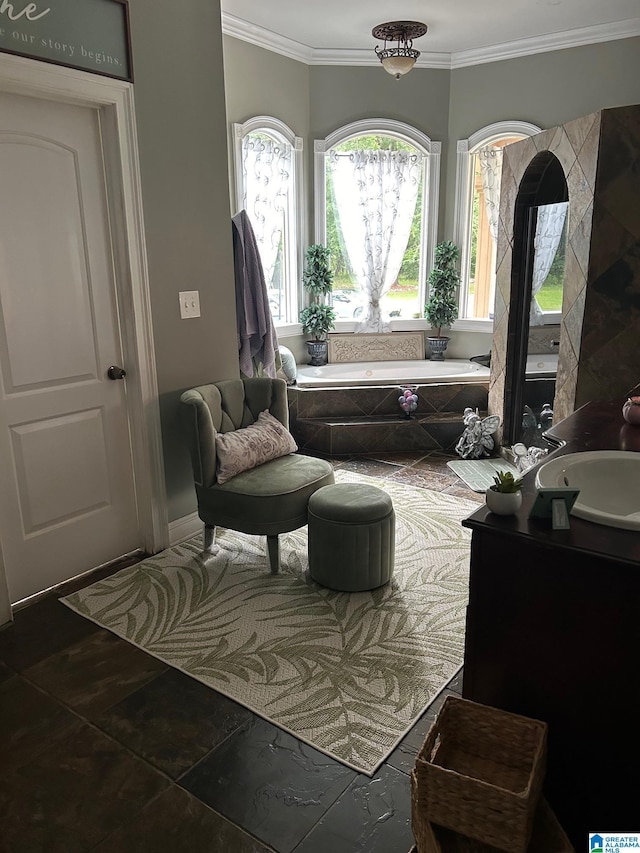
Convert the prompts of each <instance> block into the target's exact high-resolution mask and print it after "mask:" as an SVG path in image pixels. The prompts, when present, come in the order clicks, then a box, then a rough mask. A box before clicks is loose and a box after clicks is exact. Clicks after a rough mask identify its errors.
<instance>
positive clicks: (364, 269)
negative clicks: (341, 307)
mask: <svg viewBox="0 0 640 853" xmlns="http://www.w3.org/2000/svg"><path fill="white" fill-rule="evenodd" d="M329 167H330V169H331V173H332V179H333V180H332V186H333V193H334V200H335V210H336V216H337V218H338V222H339V227H340V231H341V233H342V238H343V240H344V246H345V250H346V253H347V255H348V257H349V262H350V264H351V268H352V270H353V273H354V275H355V276H356V279H357V281H358V284H359V285H360V288H361V289H362V291H363V293H364V294H365V297H366V302H367V304H366V306H365V315H364V317H363V319H362V320H361V321H360V323H359V324H358V326H357V328H356V331H357V332H383V331H387V330H388V328H389V324H388V322H385V321H384V319H383V317H382V313H381V309H380V300H381V299H382V297H383V296H384V295H385V294H386V293H387V292H388V290H389V288H390V287H391V286H392V284H393V283H394V282H395V280H396V279H397V277H398V273H399V272H400V267H401V266H402V260H403V258H404V253H405V251H406V248H407V243H408V242H409V235H410V232H411V223H412V222H413V217H414V213H415V209H416V200H417V197H418V189H419V187H420V179H421V175H422V157H421V155H419V154H418V153H412V152H407V151H379V150H360V151H351V152H347V153H338V152H336V151H332V152H331V153H330V157H329Z"/></svg>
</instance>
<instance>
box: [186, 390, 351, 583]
mask: <svg viewBox="0 0 640 853" xmlns="http://www.w3.org/2000/svg"><path fill="white" fill-rule="evenodd" d="M180 404H181V405H180V409H181V412H182V415H183V418H184V421H185V424H186V427H187V436H188V441H189V448H190V451H191V461H192V464H193V472H194V480H195V488H196V496H197V499H198V515H199V516H200V518H201V519H202V521H203V522H204V549H205V550H206V551H212V550H213V549H214V542H215V528H216V526H220V527H226V528H229V529H231V530H239V531H241V532H242V533H249V534H257V535H262V536H266V537H267V546H268V554H269V566H270V568H271V571H272V572H273V573H274V574H276V573H277V572H278V569H279V567H280V547H279V542H278V534H280V533H286V532H287V531H289V530H296V529H297V528H299V527H303V526H304V525H305V524H306V523H307V504H308V502H309V497H310V496H311V495H312V494H313V493H314V492H315V491H316V490H317V489H319V488H321V487H322V486H326V485H330V484H331V483H333V482H334V476H333V467H332V466H331V464H330V463H329V462H327V461H325V460H323V459H315V458H312V457H308V456H301V455H299V454H297V453H289V454H287V455H284V456H281V457H279V458H277V459H272V460H271V461H269V462H263V463H262V464H260V465H258V466H257V467H254V468H251V469H250V470H247V471H243V472H242V473H239V474H236V475H235V476H233V477H231V479H229V480H227V481H226V482H223V483H219V482H218V480H217V474H218V464H217V454H216V437H219V436H220V435H221V434H226V433H229V432H231V431H233V430H240V429H243V428H244V427H248V426H250V425H251V424H254V423H255V422H256V421H257V420H258V416H259V415H260V413H261V412H264V411H265V410H268V411H269V413H270V414H271V415H273V417H274V418H276V419H277V420H278V421H279V422H280V423H281V424H283V425H284V426H285V427H288V425H289V407H288V403H287V386H286V383H285V381H284V380H283V379H269V378H267V377H257V378H253V379H227V380H224V381H222V382H215V383H212V384H211V385H201V386H200V387H198V388H192V389H191V390H189V391H185V392H184V393H183V394H182V396H181V397H180ZM278 428H279V427H278Z"/></svg>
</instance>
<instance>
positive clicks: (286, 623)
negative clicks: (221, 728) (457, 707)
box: [63, 469, 477, 775]
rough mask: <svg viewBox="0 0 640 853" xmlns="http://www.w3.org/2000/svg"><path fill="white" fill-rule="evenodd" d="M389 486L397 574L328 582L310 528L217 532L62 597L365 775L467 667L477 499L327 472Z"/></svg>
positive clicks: (84, 613) (344, 479)
mask: <svg viewBox="0 0 640 853" xmlns="http://www.w3.org/2000/svg"><path fill="white" fill-rule="evenodd" d="M336 481H337V482H363V483H369V484H370V485H377V486H378V487H380V488H383V489H384V490H385V491H387V492H388V493H389V494H390V495H391V498H392V500H393V504H394V508H395V511H396V559H395V570H394V576H393V578H392V581H391V582H390V583H389V584H387V585H386V586H384V587H380V588H379V589H376V590H372V591H370V592H358V593H345V592H335V591H332V590H329V589H326V588H324V587H321V586H319V585H318V584H316V583H315V582H314V581H312V580H311V579H310V577H309V574H308V563H307V529H306V527H304V528H301V529H300V530H297V531H294V532H293V533H288V534H283V535H281V537H280V540H281V563H282V567H281V571H280V574H279V575H271V574H270V573H269V571H268V568H267V563H266V554H265V551H266V540H265V539H264V538H263V537H258V536H247V535H244V534H241V533H236V532H234V531H230V530H222V529H220V530H218V535H217V539H216V542H217V544H218V546H219V549H218V552H217V553H216V554H213V555H209V554H207V555H205V554H203V553H202V551H201V548H202V539H201V537H200V536H197V537H194V538H193V539H190V540H188V541H186V542H183V543H181V544H179V545H176V546H174V547H172V548H169V549H168V550H166V551H163V552H162V553H160V554H157V555H155V556H153V557H151V558H149V559H146V560H144V561H143V562H141V563H138V564H136V565H134V566H130V567H128V568H126V569H124V570H122V571H120V572H118V573H117V574H115V575H113V576H111V577H109V578H107V579H105V580H101V581H99V582H97V583H94V584H92V585H91V586H89V587H87V588H86V589H83V590H81V591H80V592H76V593H74V594H72V595H69V596H67V597H66V598H65V599H63V601H64V602H65V604H67V605H68V606H69V607H71V608H72V609H73V610H75V611H76V612H77V613H79V614H80V615H82V616H85V617H86V618H88V619H91V620H92V621H94V622H96V623H97V624H99V625H101V626H103V627H104V628H106V629H108V630H109V631H112V632H113V633H114V634H117V635H118V636H119V637H122V638H123V639H125V640H128V641H129V642H131V643H133V644H134V645H136V646H138V647H139V648H141V649H144V650H145V651H146V652H148V653H149V654H151V655H154V656H155V657H157V658H159V659H160V660H162V661H164V662H165V663H167V664H169V665H170V666H173V667H175V668H176V669H179V670H180V671H182V672H184V673H186V674H187V675H190V676H192V677H193V678H196V679H197V680H198V681H201V682H203V683H204V684H206V685H208V686H209V687H212V688H213V689H215V690H217V691H219V692H220V693H223V694H224V695H225V696H227V697H229V698H231V699H233V700H235V701H236V702H239V703H240V704H242V705H244V706H246V707H247V708H249V709H250V710H252V711H254V712H255V713H256V714H258V715H259V716H261V717H263V718H265V719H267V720H269V721H270V722H271V723H273V724H274V725H276V726H279V727H280V728H282V729H284V730H285V731H287V732H290V733H291V734H293V735H295V736H296V737H297V738H300V739H301V740H303V741H305V742H306V743H308V744H310V745H311V746H313V747H315V748H316V749H318V750H321V751H322V752H324V753H325V754H327V755H330V756H331V757H333V758H335V759H337V760H338V761H341V762H343V763H344V764H346V765H348V766H349V767H351V768H353V769H355V770H357V771H359V772H361V773H365V774H367V775H372V774H373V773H374V772H375V771H376V769H377V768H378V767H379V766H380V764H381V763H382V762H383V761H384V760H385V758H386V757H387V756H388V755H389V753H390V752H391V751H392V750H393V749H394V747H395V746H396V745H397V743H398V742H399V741H400V740H401V739H402V737H403V736H404V735H405V734H406V732H407V731H408V730H409V729H410V728H411V726H412V725H413V724H414V723H415V722H416V720H417V719H418V717H419V716H420V715H421V714H422V713H423V711H424V710H425V708H426V707H427V706H428V704H429V703H430V702H431V701H432V700H433V699H434V698H435V697H436V696H437V694H438V693H439V692H440V691H441V690H442V689H443V688H444V686H445V685H446V684H447V682H448V681H449V680H450V679H451V678H452V677H453V676H454V675H455V673H456V672H457V671H458V669H459V668H460V666H461V664H462V659H463V647H464V629H465V625H464V619H465V607H466V604H467V595H468V568H469V550H470V549H469V540H470V532H469V531H468V530H467V529H466V528H463V527H462V526H461V524H460V521H461V520H462V519H463V518H465V517H466V516H467V515H469V514H470V513H471V512H472V511H473V510H474V509H476V507H477V505H476V504H474V503H472V502H471V501H468V500H464V499H462V498H458V497H456V496H454V495H446V494H441V493H438V492H432V491H428V490H426V489H421V488H416V487H412V486H407V485H403V484H402V483H396V482H394V481H392V480H380V479H373V478H369V477H366V476H364V475H361V474H356V473H352V472H343V471H340V470H339V469H338V470H337V471H336Z"/></svg>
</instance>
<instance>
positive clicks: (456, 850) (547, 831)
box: [410, 771, 575, 853]
mask: <svg viewBox="0 0 640 853" xmlns="http://www.w3.org/2000/svg"><path fill="white" fill-rule="evenodd" d="M416 790H417V780H416V774H415V771H414V772H413V773H412V774H411V825H412V829H413V835H414V837H415V839H416V845H415V847H413V848H412V850H411V851H410V853H501V851H499V850H498V848H497V847H490V846H489V845H488V844H483V843H482V842H481V841H475V840H474V839H473V838H467V836H466V835H459V834H458V833H457V832H454V831H453V830H451V829H444V828H443V827H442V826H438V825H437V824H435V823H429V821H428V820H427V819H426V818H425V817H424V816H423V815H422V813H421V812H420V809H419V807H418V804H417V799H416V795H415V792H416ZM527 853H575V851H574V848H573V845H572V844H571V842H570V841H569V839H568V838H567V836H566V834H565V832H564V830H563V829H562V827H561V826H560V824H559V823H558V819H557V818H556V816H555V814H554V813H553V811H552V810H551V808H550V807H549V804H548V803H547V801H546V800H545V799H544V797H540V799H539V800H538V808H537V810H536V814H535V817H534V820H533V830H532V832H531V840H530V841H529V846H528V847H527Z"/></svg>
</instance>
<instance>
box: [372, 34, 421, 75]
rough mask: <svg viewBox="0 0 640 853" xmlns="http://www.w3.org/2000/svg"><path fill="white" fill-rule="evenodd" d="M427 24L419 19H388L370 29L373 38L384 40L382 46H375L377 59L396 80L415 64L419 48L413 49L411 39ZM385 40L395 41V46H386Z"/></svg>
mask: <svg viewBox="0 0 640 853" xmlns="http://www.w3.org/2000/svg"><path fill="white" fill-rule="evenodd" d="M426 32H427V25H426V24H421V23H420V22H419V21H390V22H389V23H387V24H378V25H377V26H375V27H374V28H373V29H372V30H371V35H372V36H373V37H374V38H377V39H380V41H383V42H384V47H383V48H382V49H380V48H379V47H378V46H377V45H376V48H375V51H376V54H377V56H378V59H379V60H380V62H381V63H382V67H383V68H384V70H385V71H387V72H388V73H389V74H391V75H392V76H393V77H395V78H396V80H398V79H399V78H400V77H402V76H403V75H404V74H408V72H409V71H411V69H412V68H413V66H414V65H415V62H416V59H417V58H418V57H419V56H420V51H419V50H414V48H413V39H415V38H419V36H423V35H424V34H425V33H426ZM387 42H395V43H396V46H395V47H387Z"/></svg>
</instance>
